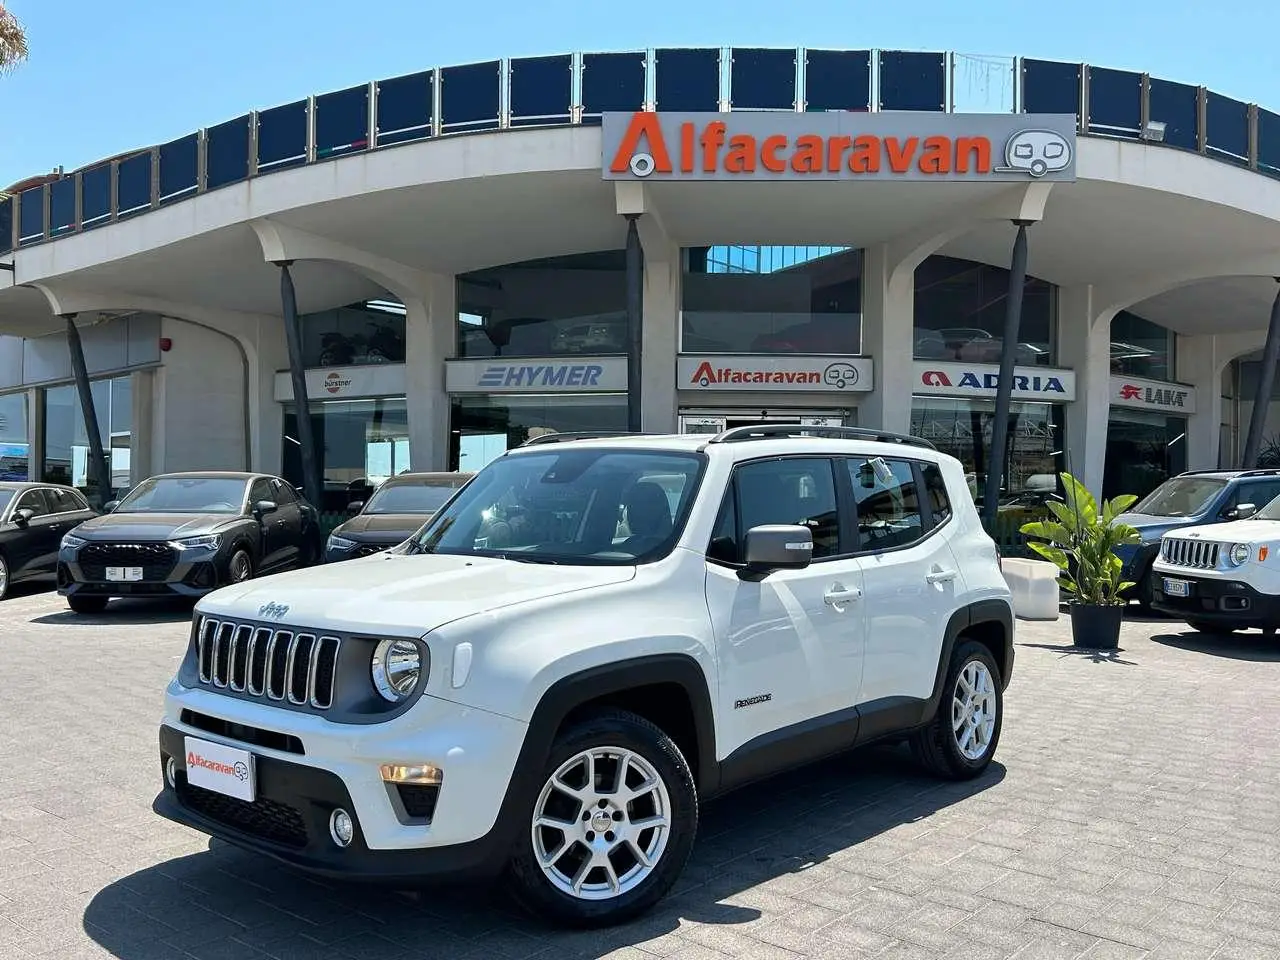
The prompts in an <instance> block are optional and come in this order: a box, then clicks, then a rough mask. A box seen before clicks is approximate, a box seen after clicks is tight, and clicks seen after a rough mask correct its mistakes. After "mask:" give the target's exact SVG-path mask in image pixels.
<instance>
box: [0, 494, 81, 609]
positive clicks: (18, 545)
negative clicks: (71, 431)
mask: <svg viewBox="0 0 1280 960" xmlns="http://www.w3.org/2000/svg"><path fill="white" fill-rule="evenodd" d="M95 516H97V514H96V513H95V512H94V511H93V510H92V509H91V508H90V507H89V504H88V502H87V501H86V500H85V498H84V496H83V495H81V493H80V491H79V490H77V489H75V488H74V487H64V486H62V485H61V484H56V483H0V600H3V599H4V598H5V596H6V595H7V594H8V593H9V588H10V587H11V586H13V585H14V584H15V583H20V582H22V581H24V580H48V581H50V582H52V581H53V580H54V578H55V577H56V576H57V573H58V543H59V542H60V541H61V540H62V535H63V534H64V533H66V532H67V531H68V530H70V529H71V528H72V527H74V526H76V525H77V524H79V523H83V522H84V521H85V520H88V519H89V518H91V517H95Z"/></svg>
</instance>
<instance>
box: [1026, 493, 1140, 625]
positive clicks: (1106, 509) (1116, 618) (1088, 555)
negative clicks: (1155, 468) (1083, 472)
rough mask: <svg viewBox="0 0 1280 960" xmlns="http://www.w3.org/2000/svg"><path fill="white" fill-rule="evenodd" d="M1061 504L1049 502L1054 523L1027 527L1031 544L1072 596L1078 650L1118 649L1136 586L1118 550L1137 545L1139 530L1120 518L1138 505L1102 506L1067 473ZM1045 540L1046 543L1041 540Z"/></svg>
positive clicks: (1119, 501) (1123, 501)
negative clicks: (1128, 598) (1125, 575)
mask: <svg viewBox="0 0 1280 960" xmlns="http://www.w3.org/2000/svg"><path fill="white" fill-rule="evenodd" d="M1062 490H1063V498H1062V502H1058V501H1056V500H1050V501H1049V502H1048V507H1049V511H1050V512H1051V513H1052V514H1053V519H1048V520H1037V521H1035V522H1034V523H1027V524H1024V525H1023V526H1022V533H1024V534H1025V535H1026V536H1028V537H1035V538H1036V540H1032V541H1030V542H1029V543H1028V546H1030V547H1031V549H1032V550H1034V551H1035V552H1036V553H1038V554H1039V555H1040V556H1042V557H1044V558H1045V559H1046V560H1048V561H1049V562H1051V563H1053V564H1054V565H1056V566H1057V567H1058V569H1059V570H1060V571H1062V573H1061V576H1059V578H1058V583H1059V585H1060V586H1061V587H1062V589H1064V590H1066V591H1067V593H1069V594H1071V600H1070V601H1069V609H1070V611H1071V636H1072V640H1073V642H1074V643H1075V645H1076V646H1077V647H1087V648H1089V649H1093V650H1114V649H1115V648H1116V647H1117V646H1119V644H1120V622H1121V619H1122V618H1123V615H1124V608H1125V600H1123V599H1122V598H1121V594H1122V593H1123V592H1124V591H1125V590H1128V589H1130V588H1131V587H1132V586H1133V584H1132V583H1129V582H1127V581H1125V580H1122V579H1121V576H1120V572H1121V570H1122V568H1123V566H1124V565H1123V563H1122V562H1121V560H1120V558H1119V557H1118V556H1116V552H1115V548H1116V547H1118V546H1121V545H1123V544H1128V543H1137V542H1138V539H1139V536H1138V531H1137V530H1136V529H1134V528H1133V527H1131V526H1129V525H1128V524H1127V523H1120V522H1118V521H1117V520H1116V518H1117V517H1118V516H1120V515H1121V514H1122V513H1124V512H1125V511H1126V510H1128V509H1129V508H1130V507H1131V506H1133V504H1134V503H1135V502H1136V501H1137V499H1138V498H1137V497H1135V496H1133V495H1131V494H1125V495H1124V496H1119V497H1116V498H1114V499H1112V500H1107V501H1104V502H1103V504H1102V510H1101V512H1099V510H1098V502H1097V500H1095V499H1094V497H1093V494H1091V493H1090V492H1089V491H1088V490H1087V489H1086V488H1085V486H1084V484H1082V483H1081V482H1080V481H1079V480H1077V479H1076V478H1075V477H1073V476H1072V475H1071V474H1069V473H1064V474H1062ZM1037 541H1042V542H1037Z"/></svg>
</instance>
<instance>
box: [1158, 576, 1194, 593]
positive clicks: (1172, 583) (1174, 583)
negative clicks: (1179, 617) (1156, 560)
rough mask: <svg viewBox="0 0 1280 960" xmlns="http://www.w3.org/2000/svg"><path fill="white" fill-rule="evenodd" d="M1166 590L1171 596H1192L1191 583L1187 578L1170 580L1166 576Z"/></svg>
mask: <svg viewBox="0 0 1280 960" xmlns="http://www.w3.org/2000/svg"><path fill="white" fill-rule="evenodd" d="M1164 592H1165V593H1167V594H1168V595H1169V596H1171V597H1189V596H1191V584H1190V583H1188V582H1187V581H1186V580H1170V579H1169V578H1168V577H1165V578H1164Z"/></svg>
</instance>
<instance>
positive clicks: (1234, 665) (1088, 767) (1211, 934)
mask: <svg viewBox="0 0 1280 960" xmlns="http://www.w3.org/2000/svg"><path fill="white" fill-rule="evenodd" d="M187 616H188V613H187V611H185V610H183V609H182V608H177V609H161V610H157V609H155V608H152V607H143V606H128V605H123V606H120V607H119V608H118V609H114V608H113V609H111V610H109V611H108V612H107V613H106V614H105V615H103V616H102V617H90V618H76V617H72V616H71V615H70V614H68V613H67V612H66V611H65V608H64V607H63V606H62V604H61V602H60V601H59V600H58V599H57V598H56V597H53V596H50V595H48V594H28V595H26V596H19V597H16V598H14V599H12V600H10V601H8V602H6V603H4V604H3V605H0V958H3V960H18V958H27V957H29V956H37V957H48V958H57V960H77V958H82V957H117V958H121V960H154V958H165V960H168V958H175V960H189V958H197V960H221V958H246V960H265V958H275V960H303V958H335V960H356V958H374V957H376V958H381V960H402V958H409V957H421V958H433V960H438V958H447V960H452V958H463V957H476V958H484V960H515V958H523V957H535V956H536V957H544V958H548V960H550V958H556V960H572V958H576V957H582V958H603V957H609V958H614V960H651V958H653V957H670V958H681V960H704V958H720V957H741V958H795V957H798V956H814V957H821V958H831V960H837V958H844V957H856V958H870V957H879V958H884V960H929V958H948V960H962V958H987V957H991V958H998V957H1016V958H1018V960H1039V958H1057V957H1063V958H1073V957H1086V958H1090V960H1128V958H1135V960H1136V958H1144V957H1145V958H1151V960H1157V958H1169V960H1172V958H1187V960H1196V958H1210V957H1212V958H1221V960H1226V958H1263V957H1267V958H1274V957H1280V638H1266V637H1263V636H1261V635H1260V634H1245V635H1242V636H1240V637H1238V638H1235V639H1233V640H1225V641H1224V640H1211V639H1206V638H1202V637H1198V636H1196V635H1194V634H1191V633H1189V632H1187V631H1185V629H1184V628H1182V627H1181V625H1179V624H1171V623H1163V622H1147V623H1144V622H1130V623H1127V624H1126V625H1125V628H1124V634H1123V639H1122V647H1123V649H1122V650H1121V651H1120V652H1119V653H1118V654H1116V655H1114V656H1098V655H1090V654H1084V653H1080V652H1078V651H1073V650H1072V649H1071V648H1070V647H1069V646H1068V645H1069V643H1070V633H1069V625H1068V623H1067V621H1066V620H1065V619H1064V620H1062V621H1059V622H1058V623H1054V624H1025V623H1024V624H1020V625H1019V638H1018V639H1019V645H1018V651H1017V653H1018V660H1017V668H1016V671H1015V675H1014V681H1013V684H1012V686H1011V688H1010V690H1009V694H1008V707H1007V718H1006V723H1005V728H1004V737H1003V741H1002V743H1001V745H1000V750H999V753H998V755H997V759H998V762H997V763H996V764H993V767H992V769H991V771H990V773H989V774H988V776H986V777H985V778H984V779H983V780H981V781H979V782H976V783H970V784H965V785H961V786H956V785H940V784H939V783H937V782H935V781H932V780H930V779H927V778H925V777H923V776H922V775H921V774H919V773H918V772H917V771H916V770H915V768H914V767H913V766H912V765H911V764H910V762H909V761H908V760H906V759H905V758H904V757H903V755H902V754H900V753H899V752H898V751H895V750H884V749H880V750H873V751H868V752H866V753H864V754H862V755H859V756H855V757H852V758H847V759H844V760H841V761H839V762H837V763H831V764H828V765H826V766H825V767H822V768H817V769H813V770H808V771H805V772H803V773H801V774H799V775H795V776H792V777H790V778H787V779H783V780H779V781H777V782H775V783H771V784H768V785H765V786H760V787H757V788H755V789H753V790H750V791H748V792H745V793H742V794H740V795H737V796H734V797H732V798H728V799H725V800H723V801H721V802H720V803H718V804H713V805H711V806H710V807H709V808H708V809H707V810H706V812H705V818H704V826H703V830H702V833H701V837H700V839H699V842H698V845H697V848H696V850H695V853H694V857H693V860H692V862H691V864H690V866H689V868H688V871H687V873H686V876H685V878H684V880H683V882H682V883H681V885H680V887H679V888H678V891H677V894H676V895H675V896H673V897H672V898H671V899H670V900H669V901H667V902H666V903H665V905H664V906H663V907H662V908H661V909H659V910H658V912H656V913H655V914H653V915H651V916H649V917H647V918H645V919H644V920H643V921H641V922H639V923H636V924H633V925H631V926H629V927H625V928H621V929H617V930H611V931H607V932H604V933H592V934H566V933H563V932H559V931H552V930H548V929H546V928H544V927H542V926H540V925H538V924H537V923H535V922H531V921H529V920H527V919H525V918H524V917H522V916H520V915H519V914H517V913H515V912H514V911H513V910H512V909H511V908H510V907H509V906H508V905H507V904H506V903H505V902H504V901H503V900H502V899H500V898H498V897H497V896H496V895H493V894H491V893H489V892H487V891H469V890H452V891H447V892H439V893H424V894H419V895H416V896H411V895H404V894H395V893H387V892H377V891H369V890H363V889H350V888H342V887H334V886H327V885H322V884H317V883H314V882H312V881H310V880H307V879H303V878H300V877H298V876H296V875H294V874H291V873H289V872H286V871H284V870H282V869H279V868H276V867H275V866H273V865H270V864H268V863H264V862H263V861H262V860H260V859H258V858H254V857H250V856H247V855H245V854H242V853H240V852H238V851H235V850H233V849H230V848H228V847H226V846H224V845H221V844H218V843H216V842H215V843H213V844H210V843H209V841H208V840H207V839H206V838H203V837H201V836H199V835H197V834H195V833H192V832H190V831H188V830H186V829H184V828H182V827H178V826H176V825H173V824H170V823H168V822H167V821H163V820H161V819H159V818H158V817H156V816H155V815H154V814H152V813H151V811H150V802H151V799H152V798H153V797H154V795H155V792H156V789H157V787H158V782H159V776H160V771H159V769H158V763H157V761H156V755H155V754H156V750H155V738H156V723H157V720H158V718H159V715H160V709H161V690H162V689H163V687H164V684H165V683H166V682H167V681H168V679H169V677H170V676H171V675H172V673H173V671H174V668H175V664H176V661H177V659H178V657H179V655H180V653H181V650H182V647H183V644H184V642H185V636H186V629H185V621H186V617H187Z"/></svg>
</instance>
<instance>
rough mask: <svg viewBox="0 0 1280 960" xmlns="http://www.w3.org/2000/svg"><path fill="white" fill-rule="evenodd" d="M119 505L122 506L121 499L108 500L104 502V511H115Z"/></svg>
mask: <svg viewBox="0 0 1280 960" xmlns="http://www.w3.org/2000/svg"><path fill="white" fill-rule="evenodd" d="M118 506H120V501H119V500H108V501H107V502H106V503H104V504H103V505H102V512H103V513H114V512H115V509H116V507H118Z"/></svg>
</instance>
